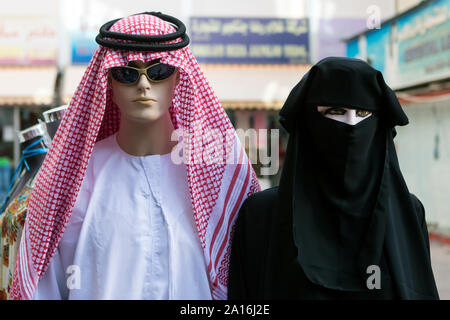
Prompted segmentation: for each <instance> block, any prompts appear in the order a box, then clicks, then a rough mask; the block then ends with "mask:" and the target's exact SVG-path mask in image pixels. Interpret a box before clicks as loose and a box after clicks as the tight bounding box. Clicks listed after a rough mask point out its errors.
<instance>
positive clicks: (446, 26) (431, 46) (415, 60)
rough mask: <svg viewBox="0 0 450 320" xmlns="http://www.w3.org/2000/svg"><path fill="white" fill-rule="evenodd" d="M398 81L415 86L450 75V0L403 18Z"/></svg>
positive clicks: (425, 7) (444, 0)
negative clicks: (416, 83)
mask: <svg viewBox="0 0 450 320" xmlns="http://www.w3.org/2000/svg"><path fill="white" fill-rule="evenodd" d="M397 23H398V24H397V30H398V57H397V59H398V60H397V61H398V62H397V63H398V82H399V83H400V84H401V85H404V86H406V85H412V84H415V82H418V81H412V80H413V79H421V80H423V82H425V81H432V80H436V79H444V78H447V77H449V76H450V0H437V1H433V2H430V3H429V4H427V5H425V6H424V7H423V8H421V10H417V11H413V12H411V13H410V14H408V15H405V16H403V17H401V18H400V19H399V20H398V22H397Z"/></svg>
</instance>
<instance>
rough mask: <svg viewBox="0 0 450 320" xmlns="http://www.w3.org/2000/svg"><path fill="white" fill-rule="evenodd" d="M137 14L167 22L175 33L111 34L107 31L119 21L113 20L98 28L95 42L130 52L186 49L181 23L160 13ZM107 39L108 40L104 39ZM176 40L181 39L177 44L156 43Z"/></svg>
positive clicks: (183, 29)
mask: <svg viewBox="0 0 450 320" xmlns="http://www.w3.org/2000/svg"><path fill="white" fill-rule="evenodd" d="M139 14H151V15H153V16H155V17H158V18H160V19H162V20H164V21H167V22H169V23H171V24H172V25H174V27H175V28H176V31H175V32H174V33H170V34H163V35H154V36H147V35H135V34H126V33H120V32H112V31H108V30H109V28H111V26H112V25H113V24H114V23H116V22H117V21H119V20H120V19H122V18H120V19H115V20H112V21H109V22H107V23H105V24H104V25H103V26H102V27H101V28H100V33H99V34H98V35H97V37H96V38H95V41H96V42H97V43H98V44H99V45H101V46H104V47H107V48H112V49H120V50H132V51H150V52H160V51H173V50H178V49H181V48H184V47H186V46H187V45H188V44H189V37H188V35H187V34H186V26H185V25H184V23H183V22H181V21H180V20H178V19H177V18H175V17H172V16H169V15H166V14H162V13H161V12H143V13H139ZM105 38H108V39H105ZM177 38H181V41H180V42H177V43H170V44H167V43H164V44H160V43H158V42H167V41H171V40H175V39H177ZM115 40H128V41H135V42H134V43H124V42H117V41H115Z"/></svg>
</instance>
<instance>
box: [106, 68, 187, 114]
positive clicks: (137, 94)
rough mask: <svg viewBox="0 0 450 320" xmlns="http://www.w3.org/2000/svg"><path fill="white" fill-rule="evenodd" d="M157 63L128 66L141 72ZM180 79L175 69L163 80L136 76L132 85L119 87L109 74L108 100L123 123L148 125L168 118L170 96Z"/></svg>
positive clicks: (171, 96)
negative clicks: (110, 94) (115, 107)
mask: <svg viewBox="0 0 450 320" xmlns="http://www.w3.org/2000/svg"><path fill="white" fill-rule="evenodd" d="M155 63H157V61H149V62H143V61H140V60H135V61H130V62H129V63H128V66H130V67H134V68H139V69H144V68H146V67H148V66H151V65H154V64H155ZM179 79H180V75H179V72H178V69H175V71H174V72H173V73H172V74H171V75H170V76H169V77H168V78H166V79H164V80H161V81H158V82H154V81H151V80H149V79H148V78H147V77H146V76H145V75H144V74H140V76H139V78H138V80H137V81H136V82H135V83H133V84H122V83H120V82H119V81H117V80H116V79H114V77H113V76H111V71H110V72H109V76H108V82H109V85H110V87H111V89H112V99H113V102H114V103H115V104H117V106H118V107H119V109H120V113H121V117H122V118H123V119H124V120H125V121H131V122H139V123H150V122H153V121H155V120H158V119H160V118H161V117H163V116H165V115H166V116H168V115H169V108H170V106H171V104H172V99H173V94H174V90H175V87H176V85H177V84H178V81H179Z"/></svg>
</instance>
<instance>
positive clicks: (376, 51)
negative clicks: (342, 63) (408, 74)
mask: <svg viewBox="0 0 450 320" xmlns="http://www.w3.org/2000/svg"><path fill="white" fill-rule="evenodd" d="M390 39H391V24H385V25H383V26H382V27H381V28H380V29H376V30H374V31H372V32H370V33H368V34H367V35H366V40H367V61H368V62H370V64H371V65H372V67H374V68H375V69H377V70H378V71H381V72H383V73H384V66H385V63H386V57H387V50H388V48H389V46H388V45H389V42H390Z"/></svg>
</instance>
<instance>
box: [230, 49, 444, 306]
mask: <svg viewBox="0 0 450 320" xmlns="http://www.w3.org/2000/svg"><path fill="white" fill-rule="evenodd" d="M318 105H321V106H336V107H346V108H357V109H365V110H370V111H372V112H373V114H372V115H371V116H370V117H368V118H366V119H364V120H362V121H361V122H359V123H358V124H356V125H354V126H351V125H348V124H345V123H340V122H337V121H335V120H332V119H328V118H325V117H323V116H322V115H321V114H320V113H319V112H318V111H317V106H318ZM280 117H281V120H280V121H281V123H282V125H283V126H284V127H285V128H286V130H288V132H289V133H290V137H289V142H288V147H287V152H286V158H285V164H284V167H283V171H282V177H281V181H280V186H279V188H276V189H271V190H270V191H264V192H262V193H261V194H258V195H255V196H253V197H250V198H249V199H248V200H247V201H246V202H245V203H244V205H243V208H242V210H241V212H240V216H239V218H238V221H237V224H236V231H235V234H234V238H233V249H232V256H231V261H230V280H229V281H230V288H229V290H230V297H231V298H237V297H239V295H240V294H241V293H242V291H240V290H239V289H236V286H238V284H237V280H236V279H239V278H242V279H241V280H242V283H243V284H242V286H244V287H245V288H246V289H245V290H247V291H249V290H250V291H251V290H255V289H254V288H253V286H256V287H258V288H259V289H258V290H257V291H256V292H253V294H250V295H247V297H253V298H312V299H315V298H325V299H326V298H327V297H328V298H330V299H333V297H334V298H336V297H344V298H345V297H347V298H350V299H353V298H363V299H364V298H368V299H372V298H373V299H377V298H382V299H391V298H402V299H437V298H438V293H437V289H436V285H435V280H434V276H433V272H432V269H431V261H430V254H429V243H428V234H427V230H426V222H425V217H424V210H423V206H422V205H421V203H420V201H419V200H418V199H417V198H416V197H415V196H413V195H412V194H410V192H409V190H408V188H407V186H406V183H405V181H404V179H403V176H402V173H401V171H400V167H399V164H398V160H397V156H396V152H395V147H394V143H393V137H394V136H395V129H394V126H396V125H405V124H407V123H408V119H407V117H406V115H405V114H404V112H403V110H402V108H401V106H400V104H399V103H398V100H397V99H396V97H395V94H394V93H393V91H392V90H391V89H390V88H389V87H388V86H387V85H386V83H385V82H384V80H383V77H382V75H381V73H380V72H378V71H377V70H375V69H373V68H372V67H370V66H369V65H368V64H367V63H365V62H364V61H361V60H357V59H349V58H326V59H324V60H322V61H320V62H319V63H317V64H316V65H315V66H313V67H312V68H311V70H310V71H309V72H308V73H307V74H306V75H305V76H304V77H303V78H302V80H301V81H300V83H299V84H298V85H297V86H295V87H294V89H293V90H292V91H291V93H290V95H289V97H288V99H287V100H286V103H285V105H284V106H283V108H282V110H281V111H280ZM266 198H270V200H267V199H266ZM268 201H269V202H268ZM252 228H255V230H252ZM257 230H260V231H259V233H258V232H256V233H255V231H257ZM260 233H264V234H265V236H266V238H267V239H265V238H264V237H262V236H261V235H260ZM250 235H251V236H250ZM255 239H259V242H260V244H259V246H260V247H262V248H263V249H261V248H259V247H258V243H257V242H255ZM256 252H259V254H260V255H263V256H264V258H260V257H257V256H256V255H255V253H256ZM247 255H249V256H250V257H253V258H254V260H256V261H258V263H254V264H251V268H250V269H248V267H249V263H248V261H249V258H248V257H247ZM371 265H376V266H378V267H380V269H381V278H382V286H383V288H382V290H381V291H380V290H375V291H374V290H372V291H368V289H367V284H366V280H367V278H368V277H369V274H367V272H366V271H367V267H369V266H371ZM242 272H244V273H242ZM252 272H254V273H255V274H256V275H258V277H259V278H258V279H259V280H260V284H256V280H255V279H253V280H250V282H248V281H247V280H249V279H252V277H253V276H250V275H249V274H250V273H252ZM248 277H250V278H248ZM308 292H309V293H308ZM241 297H242V298H244V297H243V296H241Z"/></svg>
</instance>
